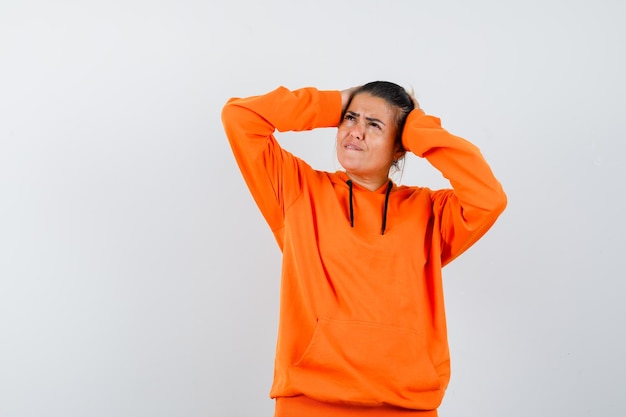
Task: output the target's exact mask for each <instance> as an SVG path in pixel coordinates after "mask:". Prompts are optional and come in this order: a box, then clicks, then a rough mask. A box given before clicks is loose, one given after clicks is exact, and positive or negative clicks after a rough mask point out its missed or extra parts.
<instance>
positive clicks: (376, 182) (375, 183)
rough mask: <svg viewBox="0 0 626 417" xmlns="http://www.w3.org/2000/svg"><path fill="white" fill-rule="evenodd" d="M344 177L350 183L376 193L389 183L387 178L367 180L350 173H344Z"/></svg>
mask: <svg viewBox="0 0 626 417" xmlns="http://www.w3.org/2000/svg"><path fill="white" fill-rule="evenodd" d="M346 175H347V176H348V178H350V179H351V180H352V182H354V183H355V184H358V185H359V186H360V187H363V188H365V189H366V190H369V191H376V190H378V189H379V188H380V187H382V186H383V185H384V184H386V183H387V182H388V181H389V178H388V177H384V178H382V177H376V178H367V177H360V176H358V175H355V174H352V173H350V172H346Z"/></svg>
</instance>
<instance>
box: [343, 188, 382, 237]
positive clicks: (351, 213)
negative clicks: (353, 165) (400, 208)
mask: <svg viewBox="0 0 626 417" xmlns="http://www.w3.org/2000/svg"><path fill="white" fill-rule="evenodd" d="M346 184H348V188H349V189H350V227H354V206H353V203H352V200H353V195H352V180H348V181H346ZM392 188H393V181H391V180H389V182H388V183H387V191H385V206H384V207H383V224H382V227H381V231H380V234H381V235H384V234H385V229H386V227H387V208H388V206H389V194H391V189H392Z"/></svg>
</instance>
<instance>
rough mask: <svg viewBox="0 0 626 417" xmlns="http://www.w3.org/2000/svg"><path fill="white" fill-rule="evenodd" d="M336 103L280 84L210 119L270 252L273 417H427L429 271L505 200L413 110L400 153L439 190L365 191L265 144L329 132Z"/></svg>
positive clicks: (431, 343)
mask: <svg viewBox="0 0 626 417" xmlns="http://www.w3.org/2000/svg"><path fill="white" fill-rule="evenodd" d="M341 105H342V102H341V94H340V92H339V91H319V90H317V89H314V88H303V89H300V90H295V91H289V90H287V89H286V88H284V87H281V88H278V89H276V90H274V91H272V92H270V93H268V94H266V95H262V96H256V97H249V98H243V99H231V100H229V101H228V103H227V104H226V106H225V107H224V109H223V112H222V121H223V124H224V127H225V131H226V134H227V136H228V138H229V141H230V144H231V146H232V149H233V152H234V155H235V158H236V160H237V163H238V164H239V167H240V169H241V172H242V174H243V176H244V178H245V180H246V183H247V185H248V187H249V188H250V191H251V193H252V195H253V197H254V199H255V201H256V203H257V205H258V206H259V208H260V210H261V212H262V213H263V216H264V217H265V219H266V220H267V222H268V224H269V226H270V228H271V229H272V232H273V233H274V236H275V238H276V241H277V242H278V245H279V246H280V249H281V250H282V253H283V267H282V282H281V298H280V302H281V305H280V319H279V330H278V341H277V347H276V360H275V372H274V382H273V385H272V389H271V393H270V396H271V397H272V398H276V414H275V415H276V416H277V417H293V416H297V417H309V416H315V417H318V416H321V415H323V416H325V417H332V416H337V417H345V416H357V415H359V416H360V415H363V414H367V415H376V416H396V415H402V416H405V417H406V416H409V415H420V416H436V415H437V411H436V409H437V407H438V406H439V404H440V403H441V400H442V398H443V395H444V392H445V389H446V387H447V385H448V381H449V378H450V355H449V350H448V341H447V330H446V320H445V311H444V301H443V288H442V280H441V268H442V266H443V265H445V264H447V263H448V262H450V261H451V260H452V259H454V258H455V257H457V256H458V255H459V254H461V253H462V252H463V251H465V250H466V249H467V248H469V247H470V246H471V245H472V244H473V243H474V242H476V240H478V239H479V238H480V237H481V236H482V235H483V234H484V233H485V232H486V231H487V230H488V229H489V228H490V227H491V225H492V224H493V223H494V221H495V220H496V218H497V217H498V215H499V214H500V213H501V212H502V211H503V210H504V208H505V206H506V196H505V194H504V192H503V190H502V187H501V185H500V183H499V182H498V181H497V180H496V178H495V177H494V175H493V174H492V172H491V169H490V168H489V166H488V165H487V163H486V162H485V160H484V159H483V157H482V156H481V154H480V151H479V150H478V149H477V148H476V147H475V146H474V145H472V144H471V143H469V142H467V141H466V140H464V139H461V138H459V137H457V136H453V135H451V134H450V133H448V132H447V131H446V130H444V129H442V128H441V126H440V122H439V119H437V118H435V117H432V116H426V115H425V114H424V112H423V111H421V110H413V111H412V112H411V113H410V114H409V116H408V119H407V121H406V125H405V128H404V132H403V138H402V141H403V144H404V147H405V148H406V149H407V150H408V151H411V152H413V153H414V154H416V155H418V156H420V157H425V158H426V159H427V160H428V161H429V162H430V163H431V164H432V165H433V166H434V167H436V168H437V169H439V170H440V171H441V172H442V174H443V175H444V176H445V177H446V178H447V179H448V180H449V181H450V184H451V185H452V189H445V190H437V191H433V190H430V189H428V188H423V187H407V186H397V185H395V184H393V183H391V182H389V184H385V185H384V186H383V187H381V188H380V189H379V190H376V191H369V190H367V189H365V188H362V187H360V186H359V185H358V184H353V183H351V182H350V181H348V177H347V175H346V174H345V173H344V172H335V173H329V172H322V171H317V170H314V169H312V168H311V167H310V166H309V165H308V164H307V163H305V162H304V161H303V160H301V159H299V158H297V157H295V156H293V155H292V154H290V153H289V152H287V151H285V150H284V149H282V148H281V147H280V146H279V144H278V143H277V141H276V140H275V138H274V136H273V134H274V131H275V130H276V129H277V130H278V131H304V130H310V129H315V128H321V127H336V126H337V125H338V124H339V121H340V120H339V119H340V117H341Z"/></svg>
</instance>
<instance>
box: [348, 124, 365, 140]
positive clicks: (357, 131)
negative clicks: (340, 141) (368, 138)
mask: <svg viewBox="0 0 626 417" xmlns="http://www.w3.org/2000/svg"><path fill="white" fill-rule="evenodd" d="M350 135H352V137H353V138H355V139H358V140H363V128H362V127H361V126H360V125H359V124H356V125H354V126H353V127H352V130H350Z"/></svg>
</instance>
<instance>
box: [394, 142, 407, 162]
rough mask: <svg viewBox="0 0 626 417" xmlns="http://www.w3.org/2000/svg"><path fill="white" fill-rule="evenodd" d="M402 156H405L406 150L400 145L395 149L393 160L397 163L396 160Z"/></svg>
mask: <svg viewBox="0 0 626 417" xmlns="http://www.w3.org/2000/svg"><path fill="white" fill-rule="evenodd" d="M404 155H406V150H405V149H404V148H403V147H402V146H401V145H398V146H397V147H396V151H395V152H394V154H393V159H394V160H395V161H397V160H398V159H400V158H402V157H403V156H404Z"/></svg>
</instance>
